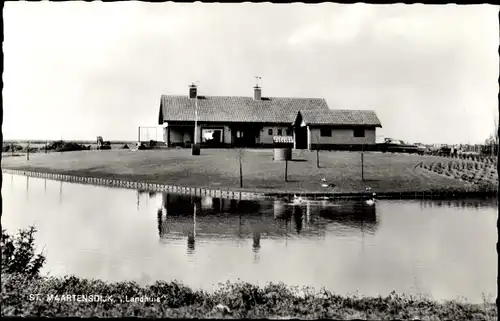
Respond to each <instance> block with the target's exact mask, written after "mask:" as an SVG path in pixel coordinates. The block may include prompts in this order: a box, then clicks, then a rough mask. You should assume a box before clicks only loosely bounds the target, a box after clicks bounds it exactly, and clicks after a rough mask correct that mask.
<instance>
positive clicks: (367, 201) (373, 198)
mask: <svg viewBox="0 0 500 321" xmlns="http://www.w3.org/2000/svg"><path fill="white" fill-rule="evenodd" d="M375 196H376V194H375V193H373V194H372V198H370V199H368V200H366V201H365V203H366V205H370V206H371V205H373V204H375Z"/></svg>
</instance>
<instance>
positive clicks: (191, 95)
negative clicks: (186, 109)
mask: <svg viewBox="0 0 500 321" xmlns="http://www.w3.org/2000/svg"><path fill="white" fill-rule="evenodd" d="M197 96H198V93H197V88H196V85H195V84H191V85H190V86H189V98H196V97H197Z"/></svg>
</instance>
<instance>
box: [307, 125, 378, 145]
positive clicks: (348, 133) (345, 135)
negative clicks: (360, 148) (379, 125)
mask: <svg viewBox="0 0 500 321" xmlns="http://www.w3.org/2000/svg"><path fill="white" fill-rule="evenodd" d="M375 138H376V136H375V128H370V129H365V137H354V131H353V130H352V129H332V136H331V137H322V136H321V134H320V129H319V128H311V144H347V145H356V144H375Z"/></svg>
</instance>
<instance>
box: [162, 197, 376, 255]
mask: <svg viewBox="0 0 500 321" xmlns="http://www.w3.org/2000/svg"><path fill="white" fill-rule="evenodd" d="M162 201H163V206H162V209H160V210H159V211H158V230H159V234H160V236H161V237H166V236H167V235H171V236H175V235H182V236H183V237H184V236H186V235H187V236H188V238H189V240H190V242H192V241H194V238H195V236H196V238H200V237H201V238H204V237H211V238H221V237H235V238H252V237H254V238H255V237H257V236H258V238H259V239H260V237H261V235H262V236H264V237H266V238H269V237H271V238H272V237H279V238H281V237H284V236H285V235H289V234H290V233H292V234H295V233H296V234H300V235H301V236H303V237H317V236H322V235H324V233H325V229H326V227H327V225H328V224H330V223H336V224H340V225H342V226H344V227H347V228H348V229H347V230H352V231H353V232H357V231H359V230H361V229H364V230H366V231H367V232H370V231H374V230H375V229H376V226H377V218H376V214H375V206H368V205H365V204H364V203H363V202H343V203H336V204H333V205H332V204H331V203H327V202H324V204H323V203H321V202H316V203H311V202H308V201H304V202H303V204H300V205H290V204H286V203H284V202H283V201H249V200H241V201H238V200H229V199H220V198H212V200H211V202H208V201H207V198H206V197H199V196H191V195H182V194H169V193H163V197H162ZM195 208H196V219H195V215H194V213H195V212H194V211H195ZM195 224H196V226H195ZM345 231H346V230H344V232H345ZM254 242H256V243H255V245H258V244H259V243H258V242H257V241H256V239H254Z"/></svg>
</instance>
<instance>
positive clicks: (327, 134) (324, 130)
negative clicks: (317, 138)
mask: <svg viewBox="0 0 500 321" xmlns="http://www.w3.org/2000/svg"><path fill="white" fill-rule="evenodd" d="M319 133H320V135H321V137H332V129H331V128H320V130H319Z"/></svg>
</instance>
